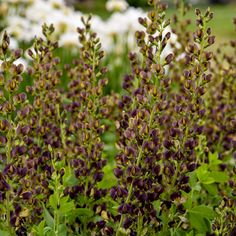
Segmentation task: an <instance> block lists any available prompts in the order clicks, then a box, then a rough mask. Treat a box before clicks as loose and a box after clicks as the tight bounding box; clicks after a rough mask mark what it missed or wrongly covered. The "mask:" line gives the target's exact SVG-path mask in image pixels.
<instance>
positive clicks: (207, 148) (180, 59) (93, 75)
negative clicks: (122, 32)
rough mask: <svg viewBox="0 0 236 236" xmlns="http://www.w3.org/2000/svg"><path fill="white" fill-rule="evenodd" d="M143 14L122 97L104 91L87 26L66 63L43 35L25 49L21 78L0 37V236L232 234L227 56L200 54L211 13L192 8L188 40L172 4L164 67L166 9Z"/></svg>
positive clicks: (208, 41) (15, 54) (49, 29)
mask: <svg viewBox="0 0 236 236" xmlns="http://www.w3.org/2000/svg"><path fill="white" fill-rule="evenodd" d="M182 3H183V2H182ZM149 4H150V5H151V6H152V8H153V10H151V11H150V12H149V13H148V15H147V17H144V18H140V19H139V23H140V24H141V25H142V26H143V28H144V30H143V31H138V32H136V39H137V45H138V47H139V52H138V53H130V54H129V59H130V64H131V73H130V74H128V75H126V76H125V77H124V80H123V90H122V92H121V94H109V95H104V93H103V92H104V88H105V87H106V85H107V84H108V83H109V80H108V79H107V78H106V72H107V69H106V68H103V67H102V64H101V63H102V58H103V56H104V53H103V51H102V50H101V43H100V41H99V39H98V37H97V35H96V33H94V32H93V31H92V30H91V25H90V20H91V17H89V18H88V19H84V18H82V23H83V28H78V29H77V31H78V35H79V41H80V44H81V46H80V49H79V52H78V57H77V58H76V59H75V60H74V61H73V62H72V63H71V64H64V65H62V64H61V62H60V58H58V57H56V56H55V55H56V52H57V48H58V44H57V42H55V41H53V37H52V35H53V31H54V27H53V26H52V25H50V26H47V25H43V27H42V29H43V30H42V32H43V35H44V38H40V37H39V38H36V39H35V41H34V44H33V47H32V49H30V50H29V51H28V54H29V56H30V57H31V58H32V62H31V64H30V66H28V68H24V66H23V65H22V64H18V65H16V63H15V61H16V60H17V59H19V58H20V57H21V56H22V53H23V52H22V50H21V49H17V50H14V51H11V50H10V49H9V45H10V38H9V36H8V34H7V33H6V32H5V33H4V34H3V39H2V43H1V48H0V59H1V60H2V63H1V73H0V86H1V90H0V99H1V105H0V112H1V118H0V145H1V149H0V151H1V154H0V209H1V220H0V232H1V235H116V236H120V235H139V236H141V235H156V234H158V235H159V234H160V235H199V234H202V235H234V233H235V229H236V225H235V221H236V212H235V209H236V207H235V206H236V199H235V194H236V193H235V187H236V181H235V174H236V169H235V156H236V153H235V148H236V141H235V140H236V139H235V138H236V137H235V130H236V117H235V112H234V110H235V99H236V98H235V90H236V87H235V86H236V84H235V80H234V78H235V74H236V70H235V68H236V67H235V65H236V61H235V58H234V57H233V56H230V54H229V55H228V54H226V53H225V52H222V50H221V49H219V50H218V51H217V52H216V53H215V54H214V53H212V52H210V51H209V48H210V46H211V45H212V44H214V41H215V38H214V36H212V34H211V29H210V28H209V27H208V22H209V21H210V20H212V17H213V13H212V12H211V11H210V9H207V10H206V12H204V13H203V12H201V11H200V10H199V9H196V17H197V20H196V31H195V32H194V33H193V34H192V35H191V34H190V33H189V32H188V31H187V26H188V24H189V21H188V20H186V19H185V13H186V6H185V5H184V4H177V7H178V8H179V12H180V15H177V16H175V17H174V20H173V24H172V25H171V26H172V28H173V30H174V32H175V33H176V34H177V36H178V44H175V45H172V53H170V54H168V55H167V56H166V57H165V58H163V59H162V57H161V55H162V52H163V50H164V49H165V47H166V45H167V43H168V40H169V39H170V36H171V33H170V32H167V33H163V32H165V31H164V30H165V29H166V28H167V27H168V25H169V24H170V20H169V19H166V17H165V10H166V5H165V4H162V3H160V2H159V1H155V0H150V1H149ZM228 46H229V47H231V50H230V52H231V51H233V50H234V52H235V51H236V42H235V41H231V42H230V43H229V45H228ZM25 69H26V70H25ZM64 78H66V81H69V82H68V84H67V85H66V87H64V86H61V84H62V83H63V81H62V80H63V79H64ZM26 80H27V81H26ZM63 84H64V83H63Z"/></svg>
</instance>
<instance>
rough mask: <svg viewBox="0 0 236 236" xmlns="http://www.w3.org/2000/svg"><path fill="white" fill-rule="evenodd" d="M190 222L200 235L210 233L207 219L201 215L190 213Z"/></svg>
mask: <svg viewBox="0 0 236 236" xmlns="http://www.w3.org/2000/svg"><path fill="white" fill-rule="evenodd" d="M189 221H190V224H191V227H192V228H194V229H196V230H197V232H198V233H206V232H208V231H209V223H208V222H207V219H206V218H204V217H202V216H201V215H199V214H195V213H189Z"/></svg>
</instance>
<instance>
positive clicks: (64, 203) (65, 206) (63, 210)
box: [59, 196, 75, 215]
mask: <svg viewBox="0 0 236 236" xmlns="http://www.w3.org/2000/svg"><path fill="white" fill-rule="evenodd" d="M68 200H69V197H68V196H67V197H63V198H62V199H61V200H60V209H59V212H60V214H62V215H66V214H67V213H69V212H71V211H72V210H73V209H74V208H75V205H74V202H73V201H72V200H71V201H68Z"/></svg>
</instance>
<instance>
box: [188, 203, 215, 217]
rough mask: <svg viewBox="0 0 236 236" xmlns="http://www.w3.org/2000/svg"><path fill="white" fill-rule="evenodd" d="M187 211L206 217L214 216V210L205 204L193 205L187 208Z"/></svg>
mask: <svg viewBox="0 0 236 236" xmlns="http://www.w3.org/2000/svg"><path fill="white" fill-rule="evenodd" d="M189 212H190V213H194V214H197V215H199V216H201V217H204V218H207V219H213V218H214V217H215V212H214V211H213V210H212V208H211V207H209V206H205V205H200V206H196V207H193V208H192V209H191V210H189Z"/></svg>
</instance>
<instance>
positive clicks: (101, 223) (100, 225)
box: [96, 220, 106, 229]
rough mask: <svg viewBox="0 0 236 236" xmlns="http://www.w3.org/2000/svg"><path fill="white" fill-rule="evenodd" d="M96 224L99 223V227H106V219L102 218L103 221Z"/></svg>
mask: <svg viewBox="0 0 236 236" xmlns="http://www.w3.org/2000/svg"><path fill="white" fill-rule="evenodd" d="M96 224H97V227H98V228H99V229H102V228H104V227H105V225H106V221H104V220H101V221H98V222H97V223H96Z"/></svg>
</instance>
